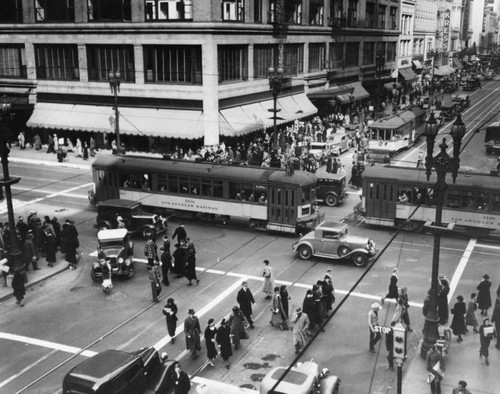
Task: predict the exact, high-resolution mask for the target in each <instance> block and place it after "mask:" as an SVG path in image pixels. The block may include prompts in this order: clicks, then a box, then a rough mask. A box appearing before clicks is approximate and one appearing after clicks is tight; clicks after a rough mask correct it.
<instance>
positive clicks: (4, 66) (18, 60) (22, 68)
mask: <svg viewBox="0 0 500 394" xmlns="http://www.w3.org/2000/svg"><path fill="white" fill-rule="evenodd" d="M26 76H27V75H26V53H25V49H24V45H6V44H4V45H0V77H3V78H26Z"/></svg>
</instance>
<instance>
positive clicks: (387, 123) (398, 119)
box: [369, 106, 426, 129]
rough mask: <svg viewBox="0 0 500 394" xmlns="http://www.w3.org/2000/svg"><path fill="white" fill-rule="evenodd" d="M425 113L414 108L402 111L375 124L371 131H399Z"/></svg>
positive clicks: (372, 125)
mask: <svg viewBox="0 0 500 394" xmlns="http://www.w3.org/2000/svg"><path fill="white" fill-rule="evenodd" d="M425 112H426V111H425V110H424V109H422V108H420V107H416V106H413V107H412V108H410V109H407V110H404V111H401V112H399V113H397V114H395V115H391V116H388V117H386V118H383V119H379V120H377V121H375V122H373V123H372V124H371V125H370V126H369V127H370V129H397V128H398V127H401V126H403V125H404V124H406V123H408V122H409V121H410V120H413V119H415V118H418V117H419V116H421V115H423V114H425Z"/></svg>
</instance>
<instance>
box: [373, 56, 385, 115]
mask: <svg viewBox="0 0 500 394" xmlns="http://www.w3.org/2000/svg"><path fill="white" fill-rule="evenodd" d="M375 60H376V62H375V70H376V74H377V79H378V83H377V112H380V111H381V110H382V109H381V98H382V97H381V93H380V89H381V86H380V79H381V77H382V72H383V71H384V67H385V55H384V53H383V52H382V51H379V52H378V53H377V56H376V57H375Z"/></svg>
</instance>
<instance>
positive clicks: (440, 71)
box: [434, 64, 456, 77]
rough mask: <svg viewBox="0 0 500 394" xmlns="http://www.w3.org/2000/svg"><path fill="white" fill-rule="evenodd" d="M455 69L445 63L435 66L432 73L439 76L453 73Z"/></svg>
mask: <svg viewBox="0 0 500 394" xmlns="http://www.w3.org/2000/svg"><path fill="white" fill-rule="evenodd" d="M455 71H456V70H455V69H454V68H453V67H450V66H448V65H447V64H446V65H444V66H441V67H436V68H435V69H434V75H437V76H439V77H444V76H446V75H450V74H453V73H454V72H455Z"/></svg>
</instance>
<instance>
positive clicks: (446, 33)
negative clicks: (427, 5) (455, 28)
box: [443, 9, 451, 52]
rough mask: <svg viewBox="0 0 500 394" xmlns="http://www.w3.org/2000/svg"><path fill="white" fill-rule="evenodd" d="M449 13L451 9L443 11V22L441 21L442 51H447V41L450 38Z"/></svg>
mask: <svg viewBox="0 0 500 394" xmlns="http://www.w3.org/2000/svg"><path fill="white" fill-rule="evenodd" d="M450 15H451V11H450V10H449V9H448V10H445V11H444V23H443V52H448V42H449V40H450Z"/></svg>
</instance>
